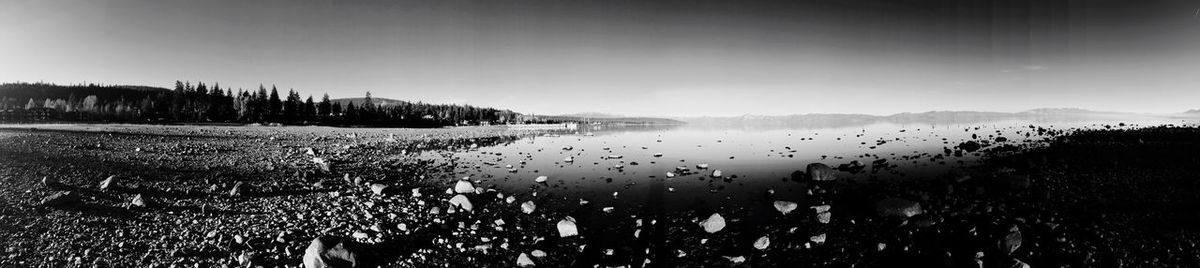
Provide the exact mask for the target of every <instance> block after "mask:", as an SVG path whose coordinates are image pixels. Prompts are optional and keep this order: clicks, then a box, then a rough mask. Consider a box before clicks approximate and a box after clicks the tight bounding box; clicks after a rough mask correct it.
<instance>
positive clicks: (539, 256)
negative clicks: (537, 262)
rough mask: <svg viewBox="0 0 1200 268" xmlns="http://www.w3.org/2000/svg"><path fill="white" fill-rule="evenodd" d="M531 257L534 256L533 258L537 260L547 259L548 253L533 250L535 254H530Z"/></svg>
mask: <svg viewBox="0 0 1200 268" xmlns="http://www.w3.org/2000/svg"><path fill="white" fill-rule="evenodd" d="M529 255H533V257H536V258H545V257H546V252H545V251H542V250H540V249H535V250H533V252H529Z"/></svg>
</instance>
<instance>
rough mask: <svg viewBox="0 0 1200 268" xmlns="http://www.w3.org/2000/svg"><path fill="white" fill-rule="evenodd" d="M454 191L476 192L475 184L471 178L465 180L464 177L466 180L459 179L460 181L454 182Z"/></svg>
mask: <svg viewBox="0 0 1200 268" xmlns="http://www.w3.org/2000/svg"><path fill="white" fill-rule="evenodd" d="M454 192H455V193H460V194H469V193H474V192H475V185H474V184H471V181H470V180H465V178H464V180H459V181H458V183H456V184H454Z"/></svg>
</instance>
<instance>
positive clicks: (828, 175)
mask: <svg viewBox="0 0 1200 268" xmlns="http://www.w3.org/2000/svg"><path fill="white" fill-rule="evenodd" d="M833 172H834V171H833V168H831V167H829V165H825V164H822V163H812V164H808V166H807V167H805V173H806V174H808V179H809V180H812V181H832V180H836V179H837V177H836V176H835V175H834V174H833Z"/></svg>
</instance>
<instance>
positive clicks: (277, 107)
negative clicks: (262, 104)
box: [267, 85, 283, 120]
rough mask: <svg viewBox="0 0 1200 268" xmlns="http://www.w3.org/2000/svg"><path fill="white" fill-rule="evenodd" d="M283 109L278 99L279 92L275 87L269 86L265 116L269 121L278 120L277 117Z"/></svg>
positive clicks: (281, 102)
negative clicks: (266, 115) (269, 95)
mask: <svg viewBox="0 0 1200 268" xmlns="http://www.w3.org/2000/svg"><path fill="white" fill-rule="evenodd" d="M282 109H283V101H282V100H280V99H279V90H277V89H275V85H271V97H270V98H269V99H267V114H268V116H269V117H268V118H269V119H270V120H279V115H280V113H281V110H282Z"/></svg>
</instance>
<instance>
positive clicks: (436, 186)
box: [0, 125, 1200, 267]
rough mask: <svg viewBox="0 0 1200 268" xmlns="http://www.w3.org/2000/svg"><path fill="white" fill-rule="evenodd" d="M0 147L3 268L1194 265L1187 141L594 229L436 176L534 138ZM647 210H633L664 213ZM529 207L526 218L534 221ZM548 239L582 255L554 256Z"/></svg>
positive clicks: (428, 134) (307, 130)
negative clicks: (468, 155) (352, 261)
mask: <svg viewBox="0 0 1200 268" xmlns="http://www.w3.org/2000/svg"><path fill="white" fill-rule="evenodd" d="M0 127H2V129H0V163H2V168H0V180H3V185H4V187H3V189H0V195H2V196H0V197H2V198H0V204H3V205H2V206H0V230H3V232H0V237H2V238H3V241H4V244H3V245H0V246H2V247H3V249H4V252H3V253H2V254H3V256H5V257H4V258H0V266H6V267H12V266H15V267H65V266H72V265H78V266H88V267H91V266H98V267H134V266H138V267H148V266H149V267H170V266H181V267H211V266H222V265H227V266H263V267H277V266H291V267H298V266H300V265H301V260H302V258H303V256H304V255H305V250H306V249H308V248H309V246H310V243H312V242H313V240H314V239H317V238H321V237H326V238H329V239H333V240H341V241H344V242H343V243H342V246H343V247H344V248H345V249H346V250H347V251H351V252H354V253H355V254H356V258H357V261H358V262H359V264H360V265H367V266H374V265H380V266H386V267H464V266H484V267H512V266H517V265H518V264H519V262H523V261H524V260H528V261H529V262H532V263H536V265H537V266H543V267H564V266H574V267H593V266H596V265H599V266H605V267H609V266H627V267H641V266H650V267H702V266H703V267H713V266H717V267H721V266H747V267H794V266H801V267H808V266H823V267H980V266H983V267H1022V265H1029V266H1032V267H1123V266H1125V267H1142V266H1156V267H1161V266H1185V267H1186V266H1194V265H1195V264H1196V263H1200V262H1198V261H1200V259H1198V257H1197V256H1200V254H1198V253H1200V251H1197V248H1196V245H1195V241H1200V240H1197V238H1200V237H1197V233H1198V231H1200V229H1198V228H1196V226H1200V224H1198V223H1200V216H1197V214H1196V213H1195V211H1197V210H1196V206H1197V204H1200V202H1197V201H1200V200H1198V198H1200V197H1197V195H1195V194H1194V193H1195V192H1196V190H1198V188H1200V183H1198V182H1200V180H1197V179H1198V176H1200V175H1197V174H1200V170H1198V169H1200V156H1198V155H1197V154H1195V152H1197V151H1200V130H1198V129H1194V128H1176V127H1152V128H1144V129H1137V130H1095V131H1078V132H1074V133H1067V134H1063V135H1062V136H1059V137H1058V138H1056V139H1055V141H1053V142H1051V143H1049V144H1048V145H1047V146H1039V147H1036V148H1011V147H994V148H983V149H982V150H983V151H984V152H987V155H988V156H987V157H985V160H984V161H983V162H982V163H981V164H980V165H978V166H977V167H973V168H970V169H964V170H957V171H955V172H951V173H947V174H944V175H942V176H939V177H936V178H927V179H908V180H869V181H854V180H845V179H842V180H832V181H807V180H805V179H803V178H804V177H806V176H804V175H805V174H803V172H799V173H798V177H797V178H796V182H795V184H794V185H795V187H804V188H807V189H809V190H811V191H812V198H810V200H811V201H808V202H806V203H789V202H775V201H786V200H776V199H774V198H773V197H772V196H771V195H770V194H769V193H764V194H763V198H762V202H761V204H758V205H748V206H744V207H728V206H722V205H720V204H703V203H699V204H696V205H695V206H694V207H692V208H691V209H686V210H673V211H664V210H663V209H661V208H656V207H653V206H648V207H635V208H631V209H626V210H615V211H605V209H604V208H599V207H596V206H595V205H594V204H593V203H594V202H589V203H587V204H585V203H584V202H581V200H577V199H574V200H573V199H569V198H567V197H563V196H552V195H545V194H543V195H536V194H535V193H536V192H524V193H503V192H498V191H495V190H491V189H489V187H488V185H484V184H482V183H480V182H479V181H471V180H467V181H466V182H460V181H459V179H458V178H451V177H449V175H447V174H449V171H451V170H453V169H454V168H455V167H460V168H461V167H463V166H470V165H474V164H475V163H459V162H457V161H456V159H453V158H452V157H451V156H450V154H448V153H445V152H450V151H454V150H469V149H471V148H472V147H474V146H488V145H493V144H498V143H505V142H511V141H513V140H515V139H518V138H520V137H523V136H527V135H538V134H539V133H537V132H533V131H511V130H507V129H504V128H502V127H477V128H458V129H341V128H324V127H285V128H278V127H231V126H138V125H79V126H71V125H46V126H28V125H25V126H0ZM31 127H36V128H37V129H30V128H31ZM420 151H432V152H435V153H434V154H425V155H426V156H425V157H416V155H417V152H420ZM430 155H432V156H430ZM322 163H325V164H322ZM797 169H798V170H801V171H803V170H805V168H804V167H797ZM110 176H111V177H113V183H111V184H109V185H108V187H102V182H103V181H105V180H106V179H107V178H109V177H110ZM464 183H465V184H468V186H469V188H467V189H471V190H473V191H470V190H468V191H469V193H463V194H461V195H462V196H463V197H462V198H461V199H459V198H458V197H457V196H458V195H459V194H457V193H447V191H452V190H455V189H454V188H458V187H456V186H460V184H464ZM647 183H651V184H655V183H657V184H661V183H662V181H649V182H647ZM476 187H477V188H476ZM373 188H374V189H373ZM651 188H652V189H661V188H662V187H651ZM375 190H378V193H376V191H375ZM67 192H69V194H65V193H67ZM664 192H665V190H664V191H653V190H652V192H649V193H646V194H647V195H648V196H650V198H651V200H653V199H654V198H670V196H669V195H666V194H664ZM56 193H58V194H60V195H58V196H57V198H50V197H51V196H53V195H55V194H56ZM415 193H419V194H415ZM137 196H141V201H143V202H140V203H138V202H133V201H134V200H135V199H137V198H136V197H137ZM510 197H511V198H510ZM452 199H459V200H462V199H465V200H467V201H468V202H469V203H471V205H470V206H471V207H472V209H471V210H470V211H467V210H466V206H461V207H458V206H451V205H450V203H449V202H451V200H452ZM510 200H511V201H512V202H509V201H510ZM526 202H530V203H532V204H534V205H535V206H536V208H535V209H533V211H532V212H530V213H524V212H523V211H522V204H523V203H526ZM135 203H138V204H135ZM648 203H651V204H653V203H654V202H648ZM826 205H827V206H826ZM789 208H791V209H792V210H790V212H787V213H784V212H783V211H788V210H789ZM713 215H719V216H718V217H714V216H713ZM568 217H569V220H568ZM717 218H720V220H717ZM563 221H569V222H573V223H574V225H575V226H576V227H577V228H576V229H575V230H574V231H577V232H578V235H569V236H562V235H561V234H562V232H563V231H565V230H564V229H562V228H560V225H562V223H561V222H563ZM333 240H329V241H333ZM329 245H330V246H332V244H329ZM522 255H525V256H524V257H526V258H527V259H525V258H521V257H522Z"/></svg>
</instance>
